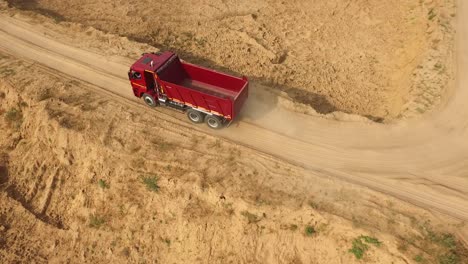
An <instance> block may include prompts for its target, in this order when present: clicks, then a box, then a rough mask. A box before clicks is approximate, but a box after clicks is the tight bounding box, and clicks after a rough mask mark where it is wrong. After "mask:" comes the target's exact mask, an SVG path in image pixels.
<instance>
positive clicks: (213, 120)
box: [205, 115, 223, 129]
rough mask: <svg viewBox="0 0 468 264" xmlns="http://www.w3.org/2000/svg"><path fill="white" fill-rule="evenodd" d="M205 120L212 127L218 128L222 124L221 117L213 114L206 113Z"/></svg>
mask: <svg viewBox="0 0 468 264" xmlns="http://www.w3.org/2000/svg"><path fill="white" fill-rule="evenodd" d="M205 122H206V124H207V125H208V126H209V127H210V128H212V129H220V128H221V127H222V126H223V122H222V121H221V118H219V117H217V116H215V115H207V116H206V117H205Z"/></svg>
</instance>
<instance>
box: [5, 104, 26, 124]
mask: <svg viewBox="0 0 468 264" xmlns="http://www.w3.org/2000/svg"><path fill="white" fill-rule="evenodd" d="M5 120H6V121H7V123H8V124H14V125H15V126H16V127H17V128H19V127H20V126H21V124H22V123H23V113H22V112H21V110H18V109H16V108H11V109H10V110H8V111H7V112H6V113H5Z"/></svg>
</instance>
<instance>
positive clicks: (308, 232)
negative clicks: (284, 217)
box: [305, 226, 317, 236]
mask: <svg viewBox="0 0 468 264" xmlns="http://www.w3.org/2000/svg"><path fill="white" fill-rule="evenodd" d="M316 232H317V231H315V228H314V227H313V226H306V228H305V234H306V236H312V235H314V234H315V233H316Z"/></svg>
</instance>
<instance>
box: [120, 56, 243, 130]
mask: <svg viewBox="0 0 468 264" xmlns="http://www.w3.org/2000/svg"><path fill="white" fill-rule="evenodd" d="M128 78H129V79H130V83H131V85H132V88H133V93H134V95H135V96H136V97H138V98H143V100H144V102H145V103H146V104H147V105H148V106H150V107H156V106H158V105H165V106H170V107H173V108H176V109H179V110H182V111H185V112H187V117H188V119H189V120H190V121H192V122H194V123H203V122H206V124H207V125H208V126H209V127H210V128H214V129H219V128H221V127H222V126H224V125H225V124H230V122H232V120H234V119H235V118H236V116H238V115H239V112H240V110H241V108H242V106H243V104H244V102H245V101H246V99H247V97H248V85H249V82H248V80H247V78H246V77H243V78H238V77H235V76H231V75H228V74H225V73H221V72H217V71H214V70H210V69H207V68H203V67H200V66H197V65H193V64H190V63H187V62H185V61H182V60H180V59H179V57H178V56H177V55H176V54H174V53H172V52H168V51H166V52H162V53H145V54H143V56H142V57H141V58H140V59H138V60H137V61H136V62H135V63H134V64H133V65H132V66H131V68H130V70H129V72H128Z"/></svg>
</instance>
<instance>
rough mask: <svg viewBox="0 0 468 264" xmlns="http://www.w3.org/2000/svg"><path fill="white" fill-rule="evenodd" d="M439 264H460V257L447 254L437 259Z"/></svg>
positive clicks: (450, 253) (454, 254)
mask: <svg viewBox="0 0 468 264" xmlns="http://www.w3.org/2000/svg"><path fill="white" fill-rule="evenodd" d="M439 263H440V264H458V263H460V257H459V256H458V255H457V254H456V253H454V252H449V253H447V254H444V255H442V256H440V257H439Z"/></svg>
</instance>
